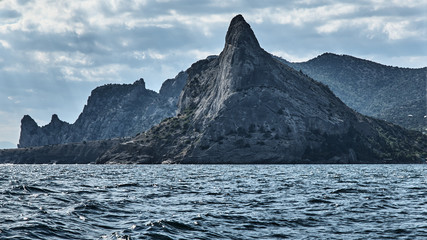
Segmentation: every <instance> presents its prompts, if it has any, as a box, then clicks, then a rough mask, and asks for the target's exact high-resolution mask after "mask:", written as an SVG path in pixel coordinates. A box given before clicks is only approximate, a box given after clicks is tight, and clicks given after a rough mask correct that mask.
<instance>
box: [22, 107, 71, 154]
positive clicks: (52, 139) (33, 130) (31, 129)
mask: <svg viewBox="0 0 427 240" xmlns="http://www.w3.org/2000/svg"><path fill="white" fill-rule="evenodd" d="M70 130H71V125H70V124H69V123H67V122H64V121H61V120H59V118H58V116H57V115H56V114H53V115H52V119H51V121H50V123H49V124H47V125H46V126H43V127H39V126H38V125H37V123H36V122H35V121H34V119H32V118H31V117H30V116H28V115H25V116H24V117H23V118H22V120H21V136H20V140H19V144H18V148H22V147H28V146H41V145H50V144H57V143H62V142H64V141H66V138H67V135H68V134H69V133H70ZM56 133H61V134H56Z"/></svg>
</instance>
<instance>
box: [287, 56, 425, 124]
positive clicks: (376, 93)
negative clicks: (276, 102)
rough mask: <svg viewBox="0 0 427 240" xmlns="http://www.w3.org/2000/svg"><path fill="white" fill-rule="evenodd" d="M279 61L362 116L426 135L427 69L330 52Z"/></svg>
mask: <svg viewBox="0 0 427 240" xmlns="http://www.w3.org/2000/svg"><path fill="white" fill-rule="evenodd" d="M281 60H282V62H284V63H286V64H287V65H289V66H291V67H293V68H294V69H296V70H298V71H299V70H301V71H302V72H303V73H305V74H307V75H308V76H310V77H312V78H313V79H316V80H317V81H320V82H322V83H324V84H326V85H328V86H329V87H330V88H331V90H332V91H333V92H334V93H335V94H336V95H337V96H338V97H339V98H340V99H341V100H342V101H343V102H344V103H345V104H347V105H348V106H349V107H351V108H353V109H354V110H356V111H358V112H360V113H362V114H366V115H368V116H373V117H376V118H380V119H383V120H386V121H389V122H392V123H395V124H399V125H401V126H403V127H406V128H408V129H414V130H418V131H424V132H427V129H426V128H427V118H425V117H424V116H425V115H426V114H427V102H426V101H427V99H426V84H427V67H424V68H419V69H410V68H399V67H390V66H385V65H381V64H378V63H375V62H371V61H368V60H364V59H359V58H355V57H352V56H348V55H336V54H332V53H325V54H322V55H320V56H318V57H316V58H314V59H311V60H309V61H307V62H301V63H290V62H287V61H285V60H283V59H281Z"/></svg>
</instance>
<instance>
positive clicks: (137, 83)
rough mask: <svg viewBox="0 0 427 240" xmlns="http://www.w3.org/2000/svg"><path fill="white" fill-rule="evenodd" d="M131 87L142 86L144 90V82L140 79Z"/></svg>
mask: <svg viewBox="0 0 427 240" xmlns="http://www.w3.org/2000/svg"><path fill="white" fill-rule="evenodd" d="M133 85H135V86H137V85H142V86H143V87H144V88H145V81H144V79H143V78H140V79H139V80H136V81H135V82H134V83H133Z"/></svg>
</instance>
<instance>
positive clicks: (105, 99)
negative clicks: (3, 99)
mask: <svg viewBox="0 0 427 240" xmlns="http://www.w3.org/2000/svg"><path fill="white" fill-rule="evenodd" d="M186 78H187V74H186V73H185V72H181V73H179V74H178V75H177V76H176V77H175V78H174V79H169V80H167V81H165V83H164V84H163V85H162V88H161V90H160V94H158V93H156V92H154V91H151V90H147V89H146V88H145V82H144V80H143V79H140V80H138V81H136V82H135V83H133V84H122V85H119V84H108V85H104V86H101V87H98V88H96V89H94V90H93V91H92V93H91V96H90V97H89V98H88V101H87V105H85V107H84V109H83V112H82V113H81V114H80V116H79V117H78V119H77V120H76V122H75V123H74V124H69V123H66V122H63V121H61V120H59V118H58V116H57V115H56V114H54V115H53V116H52V121H51V122H50V123H49V124H48V125H46V126H43V127H39V126H38V125H37V123H36V122H35V121H34V120H33V119H32V118H31V117H30V116H28V115H26V116H24V118H23V119H22V121H21V136H20V139H19V145H18V147H19V148H24V147H32V146H43V145H51V144H63V143H70V142H82V141H92V140H100V139H110V138H116V137H126V136H135V135H136V134H138V133H141V132H143V131H145V130H147V129H149V128H150V127H152V126H153V125H155V124H158V123H159V122H160V121H161V120H163V119H164V118H166V117H170V116H174V115H175V114H176V109H177V101H178V97H179V93H180V92H181V90H182V88H183V86H184V84H185V82H186V80H187V79H186Z"/></svg>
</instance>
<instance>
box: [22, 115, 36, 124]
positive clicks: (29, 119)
mask: <svg viewBox="0 0 427 240" xmlns="http://www.w3.org/2000/svg"><path fill="white" fill-rule="evenodd" d="M21 123H22V124H24V123H36V121H34V119H33V118H32V117H30V115H24V117H23V118H22V120H21Z"/></svg>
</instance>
